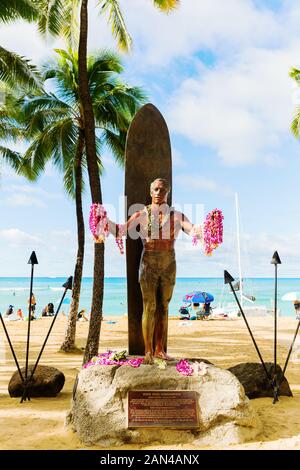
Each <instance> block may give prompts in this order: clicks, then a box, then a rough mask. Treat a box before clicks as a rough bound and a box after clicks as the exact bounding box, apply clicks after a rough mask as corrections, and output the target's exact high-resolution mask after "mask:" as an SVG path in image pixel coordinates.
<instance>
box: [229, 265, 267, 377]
mask: <svg viewBox="0 0 300 470" xmlns="http://www.w3.org/2000/svg"><path fill="white" fill-rule="evenodd" d="M233 281H234V278H233V277H232V276H231V274H230V273H229V272H228V271H224V284H229V285H230V288H231V290H232V293H233V295H234V298H235V300H236V302H237V304H238V307H239V310H240V312H241V315H242V317H243V319H244V322H245V324H246V327H247V329H248V331H249V334H250V336H251V339H252V342H253V344H254V347H255V349H256V352H257V354H258V357H259V359H260V362H261V364H262V366H263V368H264V371H265V374H266V376H267V378H268V381H269V382H270V384H271V386H272V379H271V377H270V375H269V372H268V370H267V368H266V364H265V362H264V360H263V358H262V355H261V353H260V350H259V349H258V346H257V344H256V341H255V338H254V336H253V333H252V331H251V328H250V326H249V323H248V321H247V318H246V316H245V313H244V310H243V309H242V306H241V304H240V302H239V299H238V298H237V295H236V292H235V290H234V288H233V285H232V283H233Z"/></svg>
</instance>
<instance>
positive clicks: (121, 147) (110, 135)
mask: <svg viewBox="0 0 300 470" xmlns="http://www.w3.org/2000/svg"><path fill="white" fill-rule="evenodd" d="M102 138H103V140H104V142H105V144H106V145H107V146H108V147H109V149H110V150H111V152H112V153H113V155H114V157H115V159H116V161H117V162H118V163H119V164H120V165H121V166H124V163H125V144H126V132H119V133H114V132H112V131H110V130H108V129H105V130H103V137H102Z"/></svg>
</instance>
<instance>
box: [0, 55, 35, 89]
mask: <svg viewBox="0 0 300 470" xmlns="http://www.w3.org/2000/svg"><path fill="white" fill-rule="evenodd" d="M0 80H2V81H3V82H5V83H7V84H8V85H9V86H10V87H12V88H15V86H16V84H19V85H21V86H23V87H25V88H29V89H41V88H42V80H41V76H40V74H39V72H38V70H37V68H36V67H35V66H34V65H32V64H30V62H29V60H28V59H25V58H24V57H21V56H19V55H18V54H15V53H14V52H10V51H8V50H6V49H4V48H3V47H1V46H0Z"/></svg>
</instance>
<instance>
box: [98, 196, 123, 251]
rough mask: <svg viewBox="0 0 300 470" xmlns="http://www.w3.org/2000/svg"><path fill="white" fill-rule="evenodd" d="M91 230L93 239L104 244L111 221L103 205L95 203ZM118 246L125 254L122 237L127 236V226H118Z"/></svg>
mask: <svg viewBox="0 0 300 470" xmlns="http://www.w3.org/2000/svg"><path fill="white" fill-rule="evenodd" d="M89 225H90V230H91V232H92V235H93V237H94V238H95V239H96V241H97V242H100V243H104V241H105V238H107V237H108V235H109V220H108V217H107V212H106V210H105V208H104V206H103V205H102V204H99V203H93V204H92V205H91V210H90V218H89ZM116 231H117V233H116V244H117V245H118V248H119V250H120V253H121V254H122V255H123V254H124V245H123V240H122V237H123V236H125V226H124V225H121V224H117V225H116Z"/></svg>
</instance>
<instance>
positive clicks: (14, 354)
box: [0, 312, 24, 383]
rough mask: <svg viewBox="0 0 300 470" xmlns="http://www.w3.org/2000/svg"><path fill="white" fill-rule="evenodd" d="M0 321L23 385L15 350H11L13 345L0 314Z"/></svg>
mask: <svg viewBox="0 0 300 470" xmlns="http://www.w3.org/2000/svg"><path fill="white" fill-rule="evenodd" d="M0 320H1V323H2V326H3V330H4V333H5V336H6V339H7V341H8V344H9V347H10V350H11V353H12V355H13V358H14V361H15V364H16V366H17V369H18V372H19V376H20V379H21V382H22V383H23V382H24V377H23V374H22V372H21V369H20V365H19V362H18V359H17V356H16V353H15V350H14V348H13V345H12V343H11V340H10V337H9V334H8V331H7V329H6V326H5V323H4V320H3V318H2V314H1V312H0Z"/></svg>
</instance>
